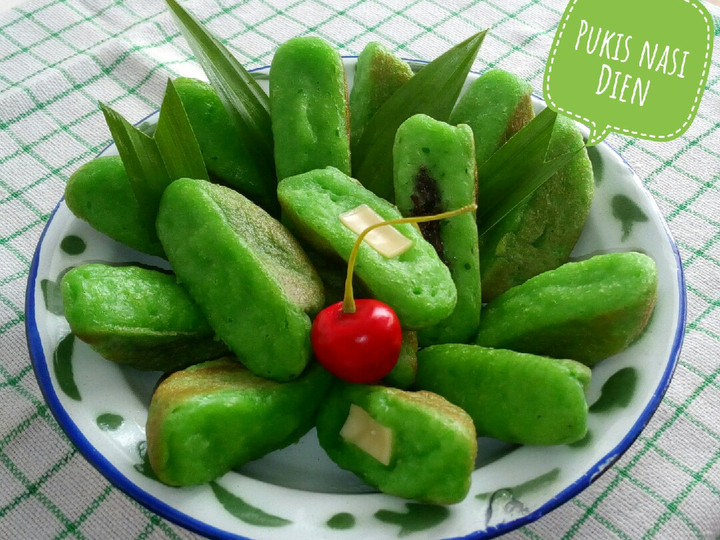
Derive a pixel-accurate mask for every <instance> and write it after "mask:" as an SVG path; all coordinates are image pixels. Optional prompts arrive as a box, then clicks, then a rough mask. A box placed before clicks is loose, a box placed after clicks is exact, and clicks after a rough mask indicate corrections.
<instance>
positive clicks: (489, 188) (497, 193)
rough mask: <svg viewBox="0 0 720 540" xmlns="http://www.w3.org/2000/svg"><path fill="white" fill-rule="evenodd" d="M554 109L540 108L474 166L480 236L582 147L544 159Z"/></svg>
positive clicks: (553, 121) (549, 138)
mask: <svg viewBox="0 0 720 540" xmlns="http://www.w3.org/2000/svg"><path fill="white" fill-rule="evenodd" d="M556 118H557V113H556V112H555V111H553V110H551V109H549V108H546V109H544V110H543V111H542V112H541V113H540V114H538V115H537V116H536V117H535V118H533V120H532V121H531V122H530V123H529V124H527V125H526V126H525V127H523V128H522V129H521V130H520V131H518V132H517V133H516V134H515V135H513V136H512V137H511V138H510V139H509V140H508V141H507V142H506V143H505V144H504V145H502V146H501V147H500V148H499V149H498V150H497V152H495V153H494V154H493V155H492V156H490V158H488V160H487V161H486V162H485V163H483V164H482V165H481V166H480V167H479V168H478V173H477V176H478V211H477V221H478V233H479V234H480V235H481V236H482V235H483V234H485V233H486V232H487V231H489V230H490V229H491V228H492V227H493V226H494V225H496V224H497V223H498V222H499V221H500V220H501V219H502V218H504V217H505V216H506V215H507V214H508V213H510V212H511V211H512V209H513V208H515V207H516V206H517V205H518V204H520V203H522V202H523V201H524V200H525V199H526V198H527V197H529V196H530V195H532V193H533V192H534V191H535V190H536V189H537V188H539V187H540V186H541V185H542V184H543V183H545V181H546V180H548V179H549V178H550V177H552V176H553V175H554V174H555V173H556V172H557V171H558V170H559V169H560V168H561V167H563V166H564V165H565V164H567V163H568V162H569V161H570V160H571V159H572V158H573V157H574V156H575V154H577V152H579V151H580V150H582V149H583V148H584V145H583V144H580V145H578V147H577V148H575V149H572V150H570V151H569V152H566V153H563V154H560V155H558V156H556V157H554V158H553V159H551V160H549V161H546V158H547V154H548V148H549V146H550V140H551V138H552V132H553V128H554V126H555V119H556Z"/></svg>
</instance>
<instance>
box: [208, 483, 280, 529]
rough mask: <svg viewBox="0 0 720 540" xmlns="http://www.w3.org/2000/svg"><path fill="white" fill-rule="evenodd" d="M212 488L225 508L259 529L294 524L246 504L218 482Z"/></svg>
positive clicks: (211, 484)
mask: <svg viewBox="0 0 720 540" xmlns="http://www.w3.org/2000/svg"><path fill="white" fill-rule="evenodd" d="M210 487H211V488H212V491H213V493H214V494H215V497H216V498H217V500H218V501H219V502H220V504H222V505H223V508H225V510H227V511H228V512H230V513H231V514H232V515H233V516H235V517H236V518H238V519H239V520H242V521H244V522H245V523H249V524H250V525H256V526H258V527H282V526H284V525H288V524H289V523H292V521H290V520H289V519H285V518H282V517H279V516H276V515H274V514H268V513H267V512H265V511H264V510H261V509H260V508H257V507H255V506H253V505H251V504H249V503H247V502H245V501H244V500H243V499H241V498H240V497H238V496H237V495H234V494H233V493H230V492H229V491H228V490H227V489H225V488H224V487H222V486H221V485H220V484H218V483H217V482H210Z"/></svg>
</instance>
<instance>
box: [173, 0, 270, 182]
mask: <svg viewBox="0 0 720 540" xmlns="http://www.w3.org/2000/svg"><path fill="white" fill-rule="evenodd" d="M165 3H166V4H167V5H168V7H169V8H170V10H171V12H172V14H173V17H174V19H175V22H176V23H177V25H178V27H179V28H180V31H181V32H182V34H183V36H184V37H185V40H186V41H187V42H188V45H189V46H190V49H191V50H192V51H193V54H194V55H195V59H196V60H197V61H198V62H199V63H200V65H201V66H202V68H203V70H204V71H205V74H206V75H207V77H208V80H209V81H210V84H211V85H212V87H213V88H214V89H215V91H216V92H217V93H218V95H219V96H220V99H221V100H222V102H223V104H224V105H225V107H226V108H227V110H228V112H229V113H230V116H231V118H233V120H234V121H235V123H236V124H237V126H238V128H239V129H240V130H241V132H242V133H243V134H244V140H245V142H246V143H247V144H248V145H249V146H250V148H253V150H254V151H255V154H256V155H257V156H258V158H259V159H263V161H266V162H267V163H265V164H264V165H265V166H266V167H268V168H270V169H272V168H273V167H274V163H273V139H272V129H271V124H270V100H269V98H268V96H267V94H266V93H265V91H264V90H263V89H262V88H261V87H260V85H259V84H258V83H257V81H256V80H255V77H253V76H252V75H251V74H250V73H248V71H247V70H246V69H245V68H244V67H243V66H242V64H240V62H238V60H237V59H236V58H235V57H234V56H233V55H232V53H230V51H228V50H227V48H226V47H225V46H224V45H223V44H222V43H221V42H220V40H218V39H217V38H216V37H215V36H214V35H213V34H212V33H210V32H209V31H208V30H206V29H205V28H204V27H203V26H202V24H200V22H199V21H198V20H197V19H195V17H193V16H192V15H190V13H188V12H187V11H185V9H183V8H182V6H180V4H179V3H178V2H177V1H176V0H165Z"/></svg>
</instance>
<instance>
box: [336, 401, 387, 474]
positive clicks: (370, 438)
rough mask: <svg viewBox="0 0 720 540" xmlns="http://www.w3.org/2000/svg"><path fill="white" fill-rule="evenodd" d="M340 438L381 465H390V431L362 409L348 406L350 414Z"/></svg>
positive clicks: (353, 405) (352, 405)
mask: <svg viewBox="0 0 720 540" xmlns="http://www.w3.org/2000/svg"><path fill="white" fill-rule="evenodd" d="M340 436H341V437H342V438H343V439H345V440H346V441H347V442H349V443H352V444H354V445H355V446H357V447H358V448H360V450H363V451H364V452H367V453H368V454H370V455H371V456H372V457H374V458H375V459H377V460H378V461H379V462H380V463H382V464H383V465H389V464H390V457H391V456H392V442H393V433H392V430H391V429H390V428H388V427H385V426H383V425H382V424H381V423H380V422H378V421H377V420H375V419H374V418H373V417H372V416H370V415H369V414H368V413H367V412H366V411H365V409H363V408H362V407H358V406H357V405H355V404H351V405H350V412H349V413H348V417H347V419H346V420H345V424H343V427H342V429H341V430H340Z"/></svg>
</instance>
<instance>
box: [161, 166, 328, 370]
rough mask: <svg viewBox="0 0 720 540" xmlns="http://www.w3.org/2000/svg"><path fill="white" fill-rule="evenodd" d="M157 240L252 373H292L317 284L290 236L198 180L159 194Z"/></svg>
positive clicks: (305, 356)
mask: <svg viewBox="0 0 720 540" xmlns="http://www.w3.org/2000/svg"><path fill="white" fill-rule="evenodd" d="M157 230H158V236H159V237H160V240H161V242H162V244H163V247H164V248H165V252H166V253H167V256H168V259H169V261H170V263H171V264H172V267H173V269H174V270H175V273H176V274H177V276H178V279H179V280H180V283H182V284H183V286H184V287H186V289H187V290H188V292H189V293H190V296H191V297H192V298H193V299H194V300H195V301H196V302H197V304H198V305H199V306H200V308H201V309H202V311H203V313H204V314H205V316H206V317H207V320H208V322H209V323H210V325H211V326H212V327H213V329H214V330H215V332H216V333H217V335H218V336H219V337H220V338H221V339H222V340H223V341H224V342H225V343H226V344H227V345H228V347H230V349H231V350H232V351H233V353H235V355H237V357H238V359H239V360H240V361H241V362H242V363H243V364H245V365H246V366H247V367H248V368H249V369H250V370H251V371H252V372H253V373H255V374H256V375H259V376H263V377H268V378H271V379H276V380H289V379H292V378H294V377H296V376H298V375H299V374H300V373H301V372H302V371H303V369H305V366H306V365H307V363H308V361H309V360H310V327H311V321H310V317H311V316H312V315H314V314H315V313H317V311H319V310H320V309H321V308H322V306H323V289H322V282H321V281H320V278H319V277H318V275H317V273H316V272H315V269H314V268H313V267H312V265H311V264H310V262H309V261H308V259H307V257H306V255H305V253H304V252H303V251H302V249H301V248H300V246H299V245H298V243H297V241H296V240H295V238H294V237H293V236H292V235H291V234H290V233H289V232H288V231H287V230H286V229H285V227H283V226H282V224H280V222H278V221H277V220H275V219H273V218H272V217H271V216H269V215H268V214H267V213H266V212H265V211H264V210H262V209H261V208H260V207H258V206H256V205H255V204H253V203H252V202H250V201H249V200H248V199H246V198H245V197H243V196H242V195H240V194H239V193H237V192H235V191H233V190H231V189H229V188H226V187H223V186H219V185H216V184H211V183H210V182H205V181H202V180H190V179H180V180H176V181H175V182H173V183H172V184H170V186H169V187H168V188H167V189H166V190H165V193H164V194H163V197H162V200H161V202H160V210H159V212H158V219H157Z"/></svg>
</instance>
